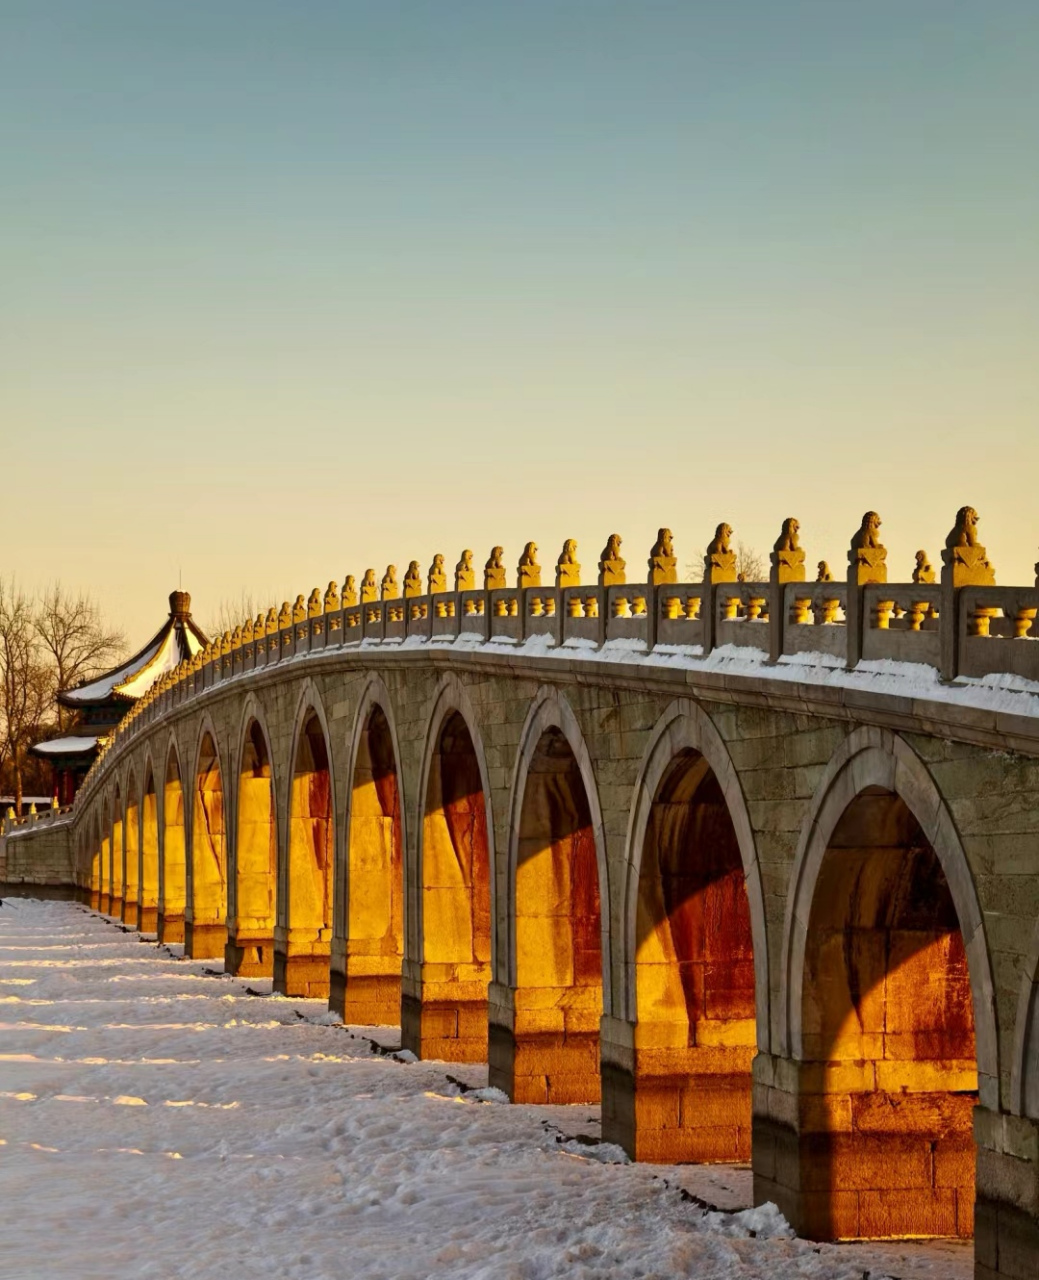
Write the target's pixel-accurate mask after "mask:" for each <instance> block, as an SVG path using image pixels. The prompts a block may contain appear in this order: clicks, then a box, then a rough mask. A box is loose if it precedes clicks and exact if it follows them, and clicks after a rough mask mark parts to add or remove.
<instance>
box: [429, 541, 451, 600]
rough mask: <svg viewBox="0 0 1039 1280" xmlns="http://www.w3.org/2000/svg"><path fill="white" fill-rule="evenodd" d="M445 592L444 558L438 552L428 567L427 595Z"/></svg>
mask: <svg viewBox="0 0 1039 1280" xmlns="http://www.w3.org/2000/svg"><path fill="white" fill-rule="evenodd" d="M446 590H447V574H446V573H445V571H444V557H443V556H442V555H441V554H440V552H439V551H438V552H437V554H436V555H435V556H434V557H433V563H432V564H431V565H430V566H429V594H430V595H435V594H436V593H437V592H440V591H446Z"/></svg>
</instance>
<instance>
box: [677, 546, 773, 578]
mask: <svg viewBox="0 0 1039 1280" xmlns="http://www.w3.org/2000/svg"><path fill="white" fill-rule="evenodd" d="M685 571H686V575H687V576H686V581H688V582H703V575H704V564H703V560H690V561H688V562H687V563H686V566H685ZM736 573H737V574H738V575H739V577H740V581H742V582H767V581H768V560H767V559H766V558H765V556H763V555H762V554H761V552H760V551H756V550H755V549H754V548H753V547H751V546H748V545H747V543H745V542H737V543H736Z"/></svg>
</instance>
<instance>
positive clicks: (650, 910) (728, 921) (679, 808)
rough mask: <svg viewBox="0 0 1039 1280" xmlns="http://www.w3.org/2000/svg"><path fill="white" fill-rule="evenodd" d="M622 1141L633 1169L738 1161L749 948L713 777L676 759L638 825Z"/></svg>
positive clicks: (746, 1152) (750, 1031) (732, 836)
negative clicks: (631, 1040) (631, 1044)
mask: <svg viewBox="0 0 1039 1280" xmlns="http://www.w3.org/2000/svg"><path fill="white" fill-rule="evenodd" d="M635 961H636V963H635V992H636V1006H637V1023H636V1028H635V1073H634V1074H635V1078H634V1081H633V1094H634V1096H633V1099H632V1105H631V1110H630V1117H631V1132H630V1134H625V1135H624V1141H625V1145H626V1146H628V1147H629V1148H630V1150H631V1154H632V1155H634V1156H636V1157H637V1158H638V1159H641V1160H660V1161H676V1160H688V1161H695V1162H698V1163H704V1162H711V1161H737V1160H748V1159H749V1158H750V1130H751V1062H752V1060H753V1057H754V1054H755V1051H756V1035H755V1001H754V949H753V943H752V939H751V919H750V907H749V903H748V900H747V891H746V885H745V879H744V871H743V863H742V859H741V856H740V848H739V843H738V841H737V838H736V831H735V828H734V827H733V822H732V818H731V816H730V814H729V810H728V806H727V804H726V801H725V798H724V796H723V794H722V789H721V786H720V785H719V782H718V778H717V776H716V775H715V773H714V771H713V770H712V769H711V768H710V766H709V765H708V763H707V761H706V760H705V759H704V757H703V756H702V755H700V754H699V752H696V751H693V750H686V751H683V752H681V753H680V754H679V755H678V756H677V757H676V759H675V760H674V761H673V762H672V764H671V766H670V768H669V769H668V770H667V771H666V773H665V774H664V776H663V778H662V779H661V781H660V783H659V785H658V787H657V791H656V795H655V796H654V798H653V803H652V806H651V808H650V811H649V816H648V820H647V823H646V831H645V836H644V839H643V846H642V856H641V862H640V872H639V887H638V904H637V915H636V955H635Z"/></svg>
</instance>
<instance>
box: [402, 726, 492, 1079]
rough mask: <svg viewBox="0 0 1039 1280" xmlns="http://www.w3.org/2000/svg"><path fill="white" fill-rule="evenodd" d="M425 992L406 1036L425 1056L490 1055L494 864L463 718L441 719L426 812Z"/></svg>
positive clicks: (410, 1008)
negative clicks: (489, 988)
mask: <svg viewBox="0 0 1039 1280" xmlns="http://www.w3.org/2000/svg"><path fill="white" fill-rule="evenodd" d="M421 954H422V998H421V1001H412V1000H409V999H405V1000H404V1002H403V1007H402V1030H403V1032H404V1037H403V1038H404V1044H405V1045H406V1047H408V1048H411V1049H412V1050H413V1051H414V1052H415V1053H417V1054H418V1055H419V1057H422V1058H444V1059H446V1060H447V1061H449V1062H485V1061H486V1060H487V984H488V982H489V981H490V977H491V867H490V855H489V842H488V838H487V808H486V803H485V800H484V794H483V783H482V781H481V778H480V765H479V761H478V760H477V756H476V748H475V746H474V745H473V739H472V735H471V734H470V732H469V729H468V726H467V725H466V723H465V720H464V719H463V718H462V716H461V715H459V714H458V712H453V713H452V714H451V715H450V716H449V717H448V718H447V719H446V720H445V722H444V724H443V726H442V728H441V729H440V732H439V735H438V737H437V742H436V747H435V748H434V750H433V753H432V756H431V757H430V761H429V777H428V783H427V787H426V802H425V811H424V814H423V819H422V953H421Z"/></svg>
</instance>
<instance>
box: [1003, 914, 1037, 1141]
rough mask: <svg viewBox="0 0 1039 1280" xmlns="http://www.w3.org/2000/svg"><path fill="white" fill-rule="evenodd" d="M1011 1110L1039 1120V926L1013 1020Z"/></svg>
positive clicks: (1026, 966) (1025, 969)
mask: <svg viewBox="0 0 1039 1280" xmlns="http://www.w3.org/2000/svg"><path fill="white" fill-rule="evenodd" d="M1010 1110H1011V1111H1012V1112H1013V1113H1014V1115H1018V1116H1029V1117H1030V1118H1031V1119H1033V1120H1039V923H1037V924H1036V926H1035V929H1034V931H1033V933H1032V941H1031V945H1030V947H1029V950H1028V957H1027V959H1026V961H1025V968H1024V973H1023V974H1022V977H1021V990H1020V993H1019V995H1018V1001H1017V1017H1016V1018H1015V1020H1014V1060H1013V1062H1012V1063H1011V1067H1010Z"/></svg>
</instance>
